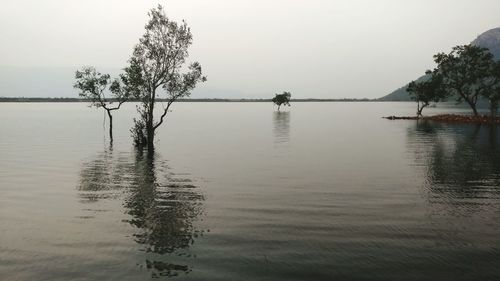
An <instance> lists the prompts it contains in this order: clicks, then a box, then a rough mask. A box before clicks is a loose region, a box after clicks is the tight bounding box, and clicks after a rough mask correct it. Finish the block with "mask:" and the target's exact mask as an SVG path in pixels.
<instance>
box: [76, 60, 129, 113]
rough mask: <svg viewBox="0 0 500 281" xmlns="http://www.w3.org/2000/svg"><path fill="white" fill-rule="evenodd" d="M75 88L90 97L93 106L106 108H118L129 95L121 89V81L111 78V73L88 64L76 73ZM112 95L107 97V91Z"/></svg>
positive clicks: (81, 94)
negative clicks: (114, 103) (102, 71)
mask: <svg viewBox="0 0 500 281" xmlns="http://www.w3.org/2000/svg"><path fill="white" fill-rule="evenodd" d="M75 80H76V81H75V84H74V85H73V87H74V88H76V89H79V90H80V93H79V96H80V97H82V98H84V99H88V100H89V101H90V102H91V105H92V106H95V107H102V108H104V109H106V110H116V109H118V108H119V107H120V105H121V104H122V103H123V102H125V101H126V100H127V98H128V95H127V94H126V93H124V92H123V91H122V89H121V85H120V82H119V81H118V80H117V79H115V80H111V77H110V75H109V74H101V73H100V72H98V71H97V70H96V69H95V68H94V67H92V66H87V67H83V68H82V69H81V70H78V71H76V73H75ZM107 92H108V93H109V95H110V97H108V98H107V97H106V93H107ZM115 101H116V102H118V105H117V107H112V106H111V105H112V104H113V102H115Z"/></svg>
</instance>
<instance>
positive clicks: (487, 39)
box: [379, 27, 500, 101]
mask: <svg viewBox="0 0 500 281" xmlns="http://www.w3.org/2000/svg"><path fill="white" fill-rule="evenodd" d="M471 44H473V45H476V46H479V47H483V48H488V49H489V50H490V52H491V53H492V54H493V56H494V57H495V59H496V60H500V27H497V28H492V29H489V30H487V31H485V32H483V33H481V34H480V35H479V36H478V37H477V38H476V39H474V40H473V41H472V42H471ZM427 77H428V76H427V75H423V76H420V77H419V78H418V79H417V80H416V81H423V80H426V79H427ZM407 87H408V84H406V85H404V86H402V87H400V88H398V89H396V90H394V91H392V92H391V93H390V94H388V95H385V96H383V97H381V98H379V100H380V101H411V98H410V95H409V94H408V92H407V91H406V88H407Z"/></svg>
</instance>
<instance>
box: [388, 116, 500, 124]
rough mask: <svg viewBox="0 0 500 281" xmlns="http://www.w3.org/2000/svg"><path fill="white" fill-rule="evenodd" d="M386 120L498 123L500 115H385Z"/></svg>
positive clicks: (499, 122)
mask: <svg viewBox="0 0 500 281" xmlns="http://www.w3.org/2000/svg"><path fill="white" fill-rule="evenodd" d="M382 118H384V119H387V120H429V121H434V122H442V123H466V124H500V117H496V118H495V119H493V120H492V119H491V117H490V116H489V115H478V116H474V115H459V114H438V115H433V116H424V117H417V116H386V117H382Z"/></svg>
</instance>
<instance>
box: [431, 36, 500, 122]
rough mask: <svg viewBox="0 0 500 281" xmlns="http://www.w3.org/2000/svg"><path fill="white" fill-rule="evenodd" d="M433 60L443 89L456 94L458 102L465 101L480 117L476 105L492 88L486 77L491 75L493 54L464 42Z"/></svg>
mask: <svg viewBox="0 0 500 281" xmlns="http://www.w3.org/2000/svg"><path fill="white" fill-rule="evenodd" d="M434 61H435V62H436V63H437V67H436V69H434V71H433V72H434V73H437V74H440V75H442V78H443V79H442V86H443V88H444V89H446V91H448V92H449V94H453V95H455V96H457V101H459V102H460V101H465V102H466V103H467V104H468V105H469V106H470V108H471V109H472V111H473V113H474V116H478V112H477V106H476V105H477V101H478V98H479V96H480V95H484V94H485V91H487V90H489V87H488V85H487V84H485V80H484V78H485V77H488V76H490V73H491V64H492V62H494V61H493V55H492V54H491V53H490V52H489V50H488V49H486V48H481V47H477V46H474V45H462V46H456V47H453V49H452V51H451V52H450V53H448V54H446V53H438V54H436V55H435V56H434Z"/></svg>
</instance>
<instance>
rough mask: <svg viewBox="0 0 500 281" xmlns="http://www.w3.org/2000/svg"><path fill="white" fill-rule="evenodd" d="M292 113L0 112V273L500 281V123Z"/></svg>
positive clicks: (344, 108) (307, 108)
mask: <svg viewBox="0 0 500 281" xmlns="http://www.w3.org/2000/svg"><path fill="white" fill-rule="evenodd" d="M285 110H286V111H283V112H280V113H278V112H275V108H273V106H272V104H270V103H179V104H176V105H175V106H174V110H173V112H171V113H169V116H168V118H167V120H166V123H165V124H164V125H163V126H162V127H161V128H160V129H159V132H158V134H157V143H156V150H155V154H154V155H148V154H147V153H141V152H138V151H136V150H135V149H134V148H133V146H132V145H131V138H130V137H129V128H130V127H131V124H132V120H131V119H132V117H133V116H135V108H134V105H133V104H128V105H127V106H125V107H124V108H123V109H122V110H120V111H118V112H116V114H115V115H114V116H115V117H114V119H115V123H114V128H115V131H114V134H115V140H114V143H113V145H112V146H111V145H110V144H109V140H108V139H107V136H106V134H107V124H106V128H103V120H104V118H103V117H104V115H103V112H102V111H100V110H96V109H90V108H88V107H87V106H86V105H85V104H81V103H74V104H73V103H71V104H69V103H68V104H67V103H55V104H51V103H19V104H17V103H12V104H8V103H2V104H0V280H11V281H14V280H147V279H150V278H160V279H170V278H172V279H173V280H500V279H499V278H500V186H499V184H500V138H499V131H500V129H498V130H497V129H496V128H492V127H489V126H485V125H483V126H476V125H453V124H433V123H427V122H417V121H408V120H400V121H389V120H385V119H382V118H381V117H382V116H387V115H412V114H414V111H415V105H414V104H413V103H293V104H292V106H291V107H290V108H286V109H285ZM457 111H460V110H459V109H450V108H431V109H429V110H428V111H427V114H433V113H436V112H457Z"/></svg>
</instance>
